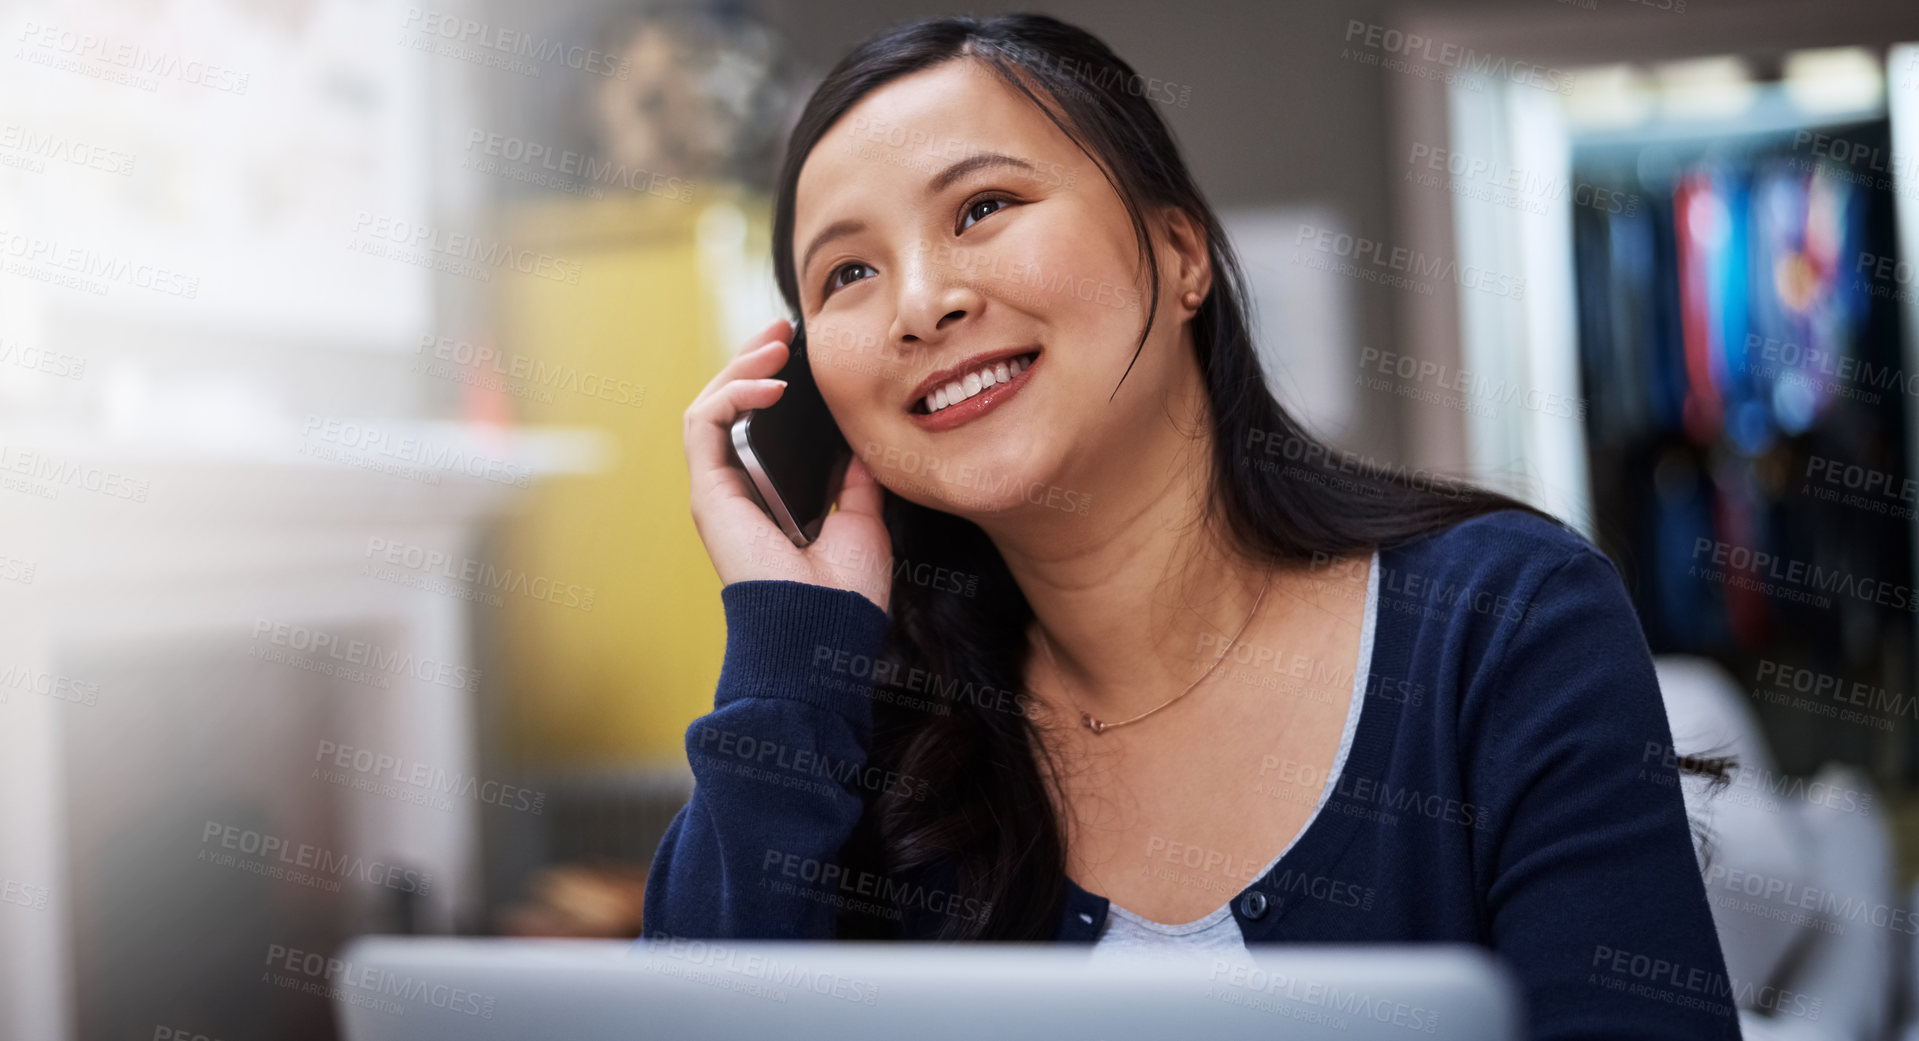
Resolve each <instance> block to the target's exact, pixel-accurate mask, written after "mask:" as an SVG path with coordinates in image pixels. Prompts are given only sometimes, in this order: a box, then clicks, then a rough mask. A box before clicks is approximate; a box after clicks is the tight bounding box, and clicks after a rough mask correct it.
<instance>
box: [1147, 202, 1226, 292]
mask: <svg viewBox="0 0 1919 1041" xmlns="http://www.w3.org/2000/svg"><path fill="white" fill-rule="evenodd" d="M1159 220H1160V227H1161V228H1162V229H1164V231H1165V234H1166V241H1167V245H1168V246H1169V247H1170V249H1171V251H1172V259H1173V261H1174V263H1173V264H1172V266H1171V267H1170V268H1169V267H1166V266H1162V267H1161V270H1160V277H1161V278H1163V279H1165V280H1167V281H1168V282H1170V283H1171V286H1172V290H1173V296H1174V298H1175V299H1177V298H1178V297H1179V296H1181V295H1183V294H1185V293H1186V292H1188V291H1190V290H1198V291H1199V295H1200V297H1201V298H1204V297H1206V296H1207V295H1209V294H1210V293H1211V292H1212V289H1213V258H1212V254H1211V253H1210V252H1209V251H1208V249H1207V246H1208V243H1207V240H1206V229H1205V228H1204V227H1203V226H1201V224H1200V223H1199V221H1197V220H1195V219H1194V218H1193V215H1192V214H1190V213H1187V212H1186V211H1185V210H1183V209H1181V208H1180V207H1178V206H1165V207H1161V209H1160V211H1159Z"/></svg>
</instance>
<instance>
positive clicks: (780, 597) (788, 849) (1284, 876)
mask: <svg viewBox="0 0 1919 1041" xmlns="http://www.w3.org/2000/svg"><path fill="white" fill-rule="evenodd" d="M1379 566H1380V575H1379V600H1378V608H1379V613H1378V618H1377V622H1376V626H1375V630H1374V640H1373V656H1372V662H1371V671H1370V677H1369V679H1368V683H1367V696H1366V699H1365V703H1364V705H1363V706H1362V709H1361V713H1360V718H1359V726H1358V730H1357V732H1356V733H1355V734H1354V737H1353V744H1352V749H1351V751H1350V753H1349V754H1348V757H1347V760H1346V763H1345V766H1344V769H1343V770H1342V772H1341V775H1340V778H1339V781H1338V784H1337V787H1336V790H1335V792H1334V793H1333V795H1332V796H1331V797H1330V798H1329V799H1328V801H1327V803H1326V805H1325V806H1324V807H1323V808H1322V809H1321V811H1320V812H1319V814H1318V815H1317V816H1316V817H1315V818H1314V820H1313V821H1312V823H1311V824H1310V825H1309V826H1308V827H1307V828H1306V830H1305V832H1304V833H1303V834H1302V835H1301V836H1300V838H1299V840H1298V842H1297V844H1295V846H1294V847H1293V848H1292V850H1291V851H1289V852H1288V853H1287V854H1286V855H1285V857H1283V858H1281V860H1280V861H1279V863H1278V864H1276V865H1275V866H1274V868H1273V869H1272V870H1271V871H1270V872H1268V873H1267V874H1265V875H1263V876H1261V877H1260V878H1259V879H1258V880H1257V881H1255V882H1254V883H1253V884H1252V885H1250V886H1248V887H1247V888H1246V889H1245V890H1244V891H1242V892H1241V893H1240V894H1239V895H1238V896H1237V897H1235V898H1234V899H1233V901H1232V907H1233V916H1234V917H1235V919H1237V920H1238V922H1239V925H1240V928H1241V930H1242V931H1243V933H1244V935H1245V938H1246V941H1247V943H1248V944H1255V943H1302V942H1308V943H1365V942H1418V941H1442V942H1469V943H1477V944H1481V945H1485V946H1487V947H1490V948H1492V949H1493V950H1495V951H1496V952H1498V953H1499V955H1500V956H1501V957H1502V958H1503V959H1504V960H1505V961H1506V962H1507V964H1508V965H1509V966H1510V967H1511V968H1512V969H1513V970H1514V972H1515V974H1516V976H1517V978H1518V980H1519V981H1520V984H1521V987H1522V990H1523V992H1524V996H1525V1000H1526V1003H1527V1005H1528V1007H1529V1014H1530V1017H1531V1023H1532V1031H1533V1036H1534V1037H1536V1038H1554V1039H1569V1038H1623V1037H1632V1038H1688V1039H1696V1038H1737V1037H1738V1036H1739V1028H1738V1022H1737V1019H1736V1017H1735V1016H1734V1014H1733V1013H1732V1006H1733V995H1734V994H1735V993H1736V992H1738V991H1739V989H1740V988H1741V987H1747V986H1752V985H1754V984H1753V982H1752V981H1740V980H1729V979H1727V977H1726V968H1725V961H1724V958H1723V957H1722V955H1721V953H1720V947H1719V940H1718V936H1717V934H1716V933H1715V932H1714V927H1713V920H1712V916H1711V912H1710V909H1709V907H1708V905H1707V902H1706V892H1705V888H1704V885H1703V883H1702V882H1701V877H1700V871H1699V867H1698V864H1697V862H1696V860H1695V859H1694V851H1693V845H1692V840H1691V833H1690V831H1689V827H1688V822H1687V817H1686V812H1685V807H1684V805H1683V803H1682V801H1681V798H1680V794H1679V785H1678V776H1677V772H1676V768H1675V765H1674V760H1673V755H1672V753H1671V749H1670V747H1669V746H1670V742H1671V737H1670V732H1669V729H1668V727H1667V723H1666V716H1665V713H1664V710H1663V708H1662V705H1661V701H1660V695H1659V688H1658V685H1657V681H1656V679H1655V677H1654V673H1653V666H1652V658H1651V655H1650V653H1649V651H1648V649H1647V645H1646V641H1645V638H1644V636H1643V635H1642V634H1641V632H1640V628H1639V622H1638V619H1637V617H1636V616H1635V614H1634V612H1633V609H1632V605H1631V602H1630V601H1629V600H1628V598H1627V596H1626V591H1625V589H1624V587H1623V585H1622V584H1621V582H1620V579H1619V576H1618V574H1617V573H1616V572H1615V571H1614V569H1613V567H1612V565H1611V563H1610V562H1609V561H1608V560H1607V559H1606V558H1605V557H1604V556H1602V555H1601V554H1600V553H1599V552H1597V551H1596V550H1594V549H1593V548H1592V547H1591V546H1590V545H1589V544H1588V543H1587V542H1585V540H1583V539H1581V538H1579V537H1578V536H1577V535H1575V534H1573V533H1571V532H1569V531H1566V530H1565V529H1562V528H1560V527H1558V526H1557V525H1554V524H1552V523H1550V522H1548V521H1545V520H1543V519H1541V518H1538V517H1536V516H1533V515H1531V514H1527V513H1524V512H1521V511H1516V510H1514V511H1502V512H1499V513H1494V514H1489V515H1485V516H1481V517H1477V518H1474V519H1472V520H1468V521H1465V522H1462V523H1459V524H1457V525H1454V526H1453V527H1451V528H1449V529H1447V530H1445V531H1443V532H1440V533H1437V534H1434V535H1429V536H1426V537H1424V538H1421V539H1419V540H1417V541H1414V542H1411V543H1407V544H1404V545H1400V546H1396V547H1389V548H1384V549H1382V550H1381V551H1380V554H1379ZM720 599H721V602H722V604H723V605H724V607H725V610H726V624H727V644H726V655H725V659H724V663H723V665H722V667H721V671H720V682H719V691H718V694H717V696H716V697H715V699H714V708H713V711H712V712H711V713H710V714H708V715H706V716H703V717H701V718H700V719H698V720H696V721H695V722H694V723H693V725H692V726H691V727H690V728H688V730H687V742H686V747H687V755H688V758H689V760H690V762H691V765H692V769H693V774H694V778H695V787H694V792H693V796H692V799H691V801H690V802H688V804H687V805H686V807H685V808H684V809H682V810H681V811H680V812H679V814H678V815H677V816H676V817H675V818H674V819H673V822H672V824H671V826H670V827H668V829H667V832H666V836H665V838H664V839H663V840H662V841H661V843H660V847H659V851H658V854H657V856H656V857H655V859H654V862H653V866H652V869H651V872H650V875H649V877H648V880H647V888H646V907H645V935H647V936H649V937H660V936H695V937H705V938H727V937H730V938H791V939H802V938H827V937H831V936H832V935H834V932H835V915H836V913H837V910H838V908H839V907H841V906H848V905H850V906H853V907H856V908H861V909H868V908H870V907H872V906H874V905H889V904H890V905H892V906H900V905H907V906H909V907H910V908H911V913H910V914H909V916H908V917H907V918H905V919H903V920H904V921H907V922H909V923H911V922H918V923H921V925H924V924H925V923H926V922H927V921H929V919H931V920H936V919H937V917H938V916H939V915H962V916H969V917H970V916H971V915H974V914H978V913H981V911H982V909H981V908H980V907H979V906H978V905H977V904H976V903H975V902H972V901H970V900H968V899H966V898H961V897H957V896H954V895H952V894H951V893H950V892H947V891H943V890H941V889H939V888H938V887H933V886H923V885H905V886H901V885H899V884H897V883H896V881H895V880H890V879H881V878H875V877H873V876H871V875H869V874H867V873H864V872H859V871H847V870H842V869H841V868H840V867H839V866H838V860H837V858H838V854H839V851H840V849H841V846H842V844H843V843H844V842H845V840H846V839H847V837H848V836H849V834H850V833H851V832H852V831H853V828H854V826H855V824H856V822H857V821H858V820H859V817H860V815H861V813H862V812H863V810H862V807H863V805H864V804H863V801H862V798H861V793H862V792H870V791H873V790H875V789H877V788H880V787H886V786H897V788H898V790H900V791H902V792H907V793H911V792H912V785H913V784H914V781H913V779H912V778H903V777H898V776H896V775H892V774H888V773H886V772H884V771H882V770H880V769H879V768H877V767H871V766H868V765H867V755H868V749H869V748H870V741H871V734H872V703H873V699H874V698H876V697H885V698H889V699H898V698H915V697H926V698H928V699H931V697H932V695H931V694H929V693H926V688H925V686H924V685H921V684H922V681H926V682H928V683H930V682H935V681H930V680H927V679H926V678H925V677H917V676H888V675H881V676H879V677H878V678H879V679H881V680H884V681H886V682H883V683H880V684H877V685H876V684H875V683H874V680H875V676H874V664H873V660H874V659H873V656H874V655H875V653H876V652H877V651H878V650H879V649H880V646H881V643H882V640H883V638H884V635H885V632H886V628H887V624H888V617H887V615H886V614H885V613H884V612H882V611H881V610H880V609H879V608H878V607H876V606H874V605H873V604H872V603H871V602H870V601H868V600H866V599H865V598H863V597H861V596H859V595H858V594H855V593H850V592H845V591H840V590H833V589H827V588H824V587H820V586H812V585H804V584H801V583H796V582H789V581H751V582H738V583H734V584H733V585H729V586H727V587H725V588H724V589H722V590H721V592H720ZM916 685H917V686H916ZM916 691H917V692H916ZM967 696H969V697H971V698H973V699H974V700H976V701H978V702H980V703H982V704H984V705H985V707H986V708H987V709H989V710H1002V709H1007V708H1009V704H1008V701H1009V699H1008V695H1007V693H1006V692H1003V691H1002V692H997V694H994V693H992V692H988V694H987V695H986V696H984V697H981V696H978V695H977V694H969V695H967ZM1018 697H1020V695H1015V696H1013V703H1012V705H1011V706H1010V707H1011V708H1012V709H1013V710H1017V698H1018ZM995 701H997V704H995V703H994V702H995ZM969 710H971V709H969ZM1690 751H1694V750H1691V749H1682V750H1681V752H1682V754H1683V753H1685V752H1690ZM1275 780H1277V778H1275ZM1067 891H1068V898H1067V902H1066V907H1065V909H1064V911H1063V913H1062V914H1061V917H1060V921H1059V926H1058V930H1057V938H1058V939H1059V940H1061V941H1067V942H1079V943H1089V942H1091V941H1093V940H1094V939H1095V938H1096V937H1097V936H1098V935H1099V933H1100V930H1101V928H1102V926H1103V925H1104V924H1105V919H1106V913H1107V901H1106V900H1105V899H1104V898H1103V897H1100V896H1098V895H1095V894H1092V893H1089V892H1086V891H1085V890H1083V889H1080V888H1079V887H1078V886H1077V885H1074V884H1072V883H1071V881H1070V880H1068V883H1067ZM894 913H895V914H897V913H898V912H894ZM1758 982H1760V983H1763V982H1764V981H1758Z"/></svg>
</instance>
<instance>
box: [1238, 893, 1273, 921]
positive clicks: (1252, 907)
mask: <svg viewBox="0 0 1919 1041" xmlns="http://www.w3.org/2000/svg"><path fill="white" fill-rule="evenodd" d="M1267 906H1268V904H1267V900H1266V894H1265V893H1262V892H1260V891H1259V890H1257V889H1255V890H1253V891H1252V892H1250V893H1247V894H1246V895H1245V896H1242V897H1240V898H1239V913H1240V914H1243V915H1245V916H1246V917H1248V918H1250V919H1252V920H1253V921H1255V922H1257V921H1259V920H1260V919H1261V918H1264V917H1266V908H1267Z"/></svg>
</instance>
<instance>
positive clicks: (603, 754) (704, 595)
mask: <svg viewBox="0 0 1919 1041" xmlns="http://www.w3.org/2000/svg"><path fill="white" fill-rule="evenodd" d="M714 204H718V205H728V204H734V205H738V206H739V208H740V209H741V210H742V211H744V212H745V214H746V215H747V217H748V228H749V235H748V250H749V255H750V256H752V257H754V258H755V259H757V258H760V257H764V256H765V252H766V237H767V235H766V229H767V225H768V219H767V216H766V214H767V207H766V205H765V203H764V202H763V201H762V200H759V199H757V198H749V199H744V200H742V199H737V198H731V197H726V196H721V197H719V198H718V199H715V198H714V196H713V195H711V194H709V193H708V192H707V191H705V190H704V189H703V190H702V192H701V195H700V197H699V198H698V199H697V200H696V201H694V202H692V203H680V202H676V201H671V200H666V199H660V198H656V197H652V196H639V197H637V198H627V199H617V200H616V199H604V200H575V199H565V200H557V201H551V202H541V203H539V204H537V205H533V206H529V207H524V208H521V209H518V210H516V211H515V212H513V213H512V214H510V215H509V216H508V219H507V220H505V221H504V228H503V236H502V237H503V238H505V239H506V241H508V242H511V243H513V244H514V245H515V246H517V247H521V248H526V249H537V250H541V251H544V252H546V253H550V254H552V255H554V256H556V257H561V258H564V259H567V260H573V261H578V262H579V264H580V277H579V284H578V285H567V284H565V283H563V282H559V281H553V280H549V279H546V278H540V277H535V276H532V275H525V274H517V273H513V272H510V271H502V270H499V269H496V276H495V277H496V280H497V279H499V278H500V277H501V276H506V282H505V284H503V285H501V286H500V287H499V289H500V292H499V293H498V294H497V295H496V297H495V299H496V300H498V301H500V303H499V304H498V306H499V307H500V309H501V313H500V314H499V315H497V322H496V328H497V329H498V331H499V336H500V343H499V347H500V349H501V353H502V356H507V355H509V354H510V353H518V354H521V355H526V356H529V357H531V358H538V359H542V360H544V361H547V362H549V363H556V362H557V363H560V364H562V365H569V366H575V367H577V368H578V369H579V370H580V371H581V372H582V373H593V374H596V375H599V376H601V377H605V378H611V379H615V380H617V379H626V380H629V381H631V382H632V383H634V384H636V385H639V386H643V387H644V388H645V398H644V404H643V405H642V406H640V407H638V408H635V407H632V406H630V405H621V404H617V403H614V402H609V401H602V400H598V399H596V398H593V397H589V396H587V395H585V394H582V393H578V392H572V391H561V390H556V391H554V393H553V395H552V396H553V400H552V401H551V402H540V401H537V400H529V399H527V398H516V399H514V411H515V413H516V414H517V415H518V416H519V417H520V419H521V421H522V422H525V423H539V424H548V423H554V424H568V425H580V426H592V427H597V428H600V429H602V430H604V431H606V432H607V433H608V434H609V435H610V436H611V437H612V438H613V440H614V441H615V442H616V443H617V445H618V457H617V458H616V459H615V460H614V462H613V463H612V465H611V467H610V469H609V470H608V471H607V472H605V473H602V474H599V475H597V476H593V477H584V478H580V477H576V478H564V479H559V480H555V481H552V482H550V483H548V484H546V485H545V486H542V487H538V488H536V489H535V490H534V491H533V492H532V493H531V494H530V495H529V496H528V500H527V508H526V509H525V510H524V512H523V513H521V514H520V515H518V516H516V517H514V518H513V519H511V520H510V521H508V522H507V524H506V527H505V531H504V534H503V537H502V538H501V539H500V540H499V541H500V544H499V551H498V552H499V558H500V559H499V561H498V563H499V564H500V565H501V566H504V567H512V568H515V569H524V570H525V571H527V572H529V573H531V574H532V575H535V576H540V575H544V576H547V577H549V578H550V579H552V580H554V581H563V582H572V583H576V584H578V585H581V586H591V587H594V588H595V590H596V596H595V603H594V606H593V608H592V610H590V611H584V610H578V609H571V608H566V607H562V606H556V605H554V604H550V603H543V602H539V601H535V600H533V599H531V598H529V597H508V598H507V602H506V604H505V605H504V606H503V607H501V608H499V609H497V610H496V611H495V612H494V613H495V614H497V616H498V626H497V628H496V630H495V631H496V632H497V633H498V639H499V644H498V646H497V647H494V648H492V649H491V650H492V652H493V653H492V655H491V657H492V660H494V661H495V662H496V669H498V675H497V676H495V677H493V679H494V680H496V681H497V682H498V683H499V684H500V686H499V687H496V689H500V690H503V692H504V698H505V705H504V711H503V713H502V716H501V722H502V723H503V724H504V728H505V730H506V733H505V734H503V735H501V739H502V740H503V742H504V745H505V747H504V749H503V750H504V751H505V752H507V754H509V755H510V756H512V757H513V758H515V759H517V760H519V761H520V762H522V763H527V764H531V765H540V764H548V765H561V764H564V765H581V764H593V763H600V764H611V763H621V764H633V763H636V762H648V763H665V762H670V761H675V760H678V761H684V749H683V746H682V741H683V735H684V732H685V729H686V726H687V724H688V723H690V722H691V721H692V720H693V719H694V718H695V717H696V716H699V715H702V714H704V713H705V712H707V711H708V710H709V709H710V708H711V707H712V700H713V687H714V684H715V683H716V682H717V680H718V678H719V662H720V655H721V652H722V650H723V648H724V640H725V631H724V627H723V625H722V616H721V612H720V601H719V588H720V586H719V580H718V578H717V577H716V576H715V575H714V574H713V568H712V565H711V564H710V563H709V562H708V561H707V558H706V553H705V551H704V550H703V549H702V548H701V545H700V541H699V537H698V535H697V534H696V533H695V532H694V529H693V522H692V519H691V517H690V516H689V515H688V513H687V475H686V463H685V458H684V455H683V454H682V450H681V443H680V422H681V413H682V412H683V411H684V410H685V408H686V406H687V404H688V403H689V402H691V401H692V399H693V396H694V395H695V394H697V393H698V392H699V389H700V388H701V387H703V386H705V385H706V382H707V381H708V380H710V379H711V378H712V376H713V373H714V372H716V371H717V370H718V368H719V366H720V365H721V364H722V363H723V361H724V359H725V358H727V357H729V356H730V355H731V353H732V350H733V349H734V347H736V346H737V345H733V344H722V343H721V342H720V341H719V337H720V334H721V331H720V329H719V328H718V325H717V319H718V314H717V312H716V310H715V308H714V306H713V304H712V303H711V302H710V300H711V297H712V294H713V292H714V289H715V287H709V286H706V285H703V284H702V280H701V274H700V264H699V256H698V244H697V239H696V236H695V229H696V224H697V221H698V219H699V216H700V214H701V212H702V210H703V209H705V208H706V206H708V205H714ZM775 317H778V315H775V314H768V315H767V316H766V321H771V320H773V319H774V318H775Z"/></svg>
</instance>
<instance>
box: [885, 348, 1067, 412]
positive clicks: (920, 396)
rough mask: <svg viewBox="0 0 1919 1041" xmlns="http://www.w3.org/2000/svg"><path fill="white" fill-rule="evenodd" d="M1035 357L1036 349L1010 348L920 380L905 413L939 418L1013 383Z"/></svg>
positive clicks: (987, 354)
mask: <svg viewBox="0 0 1919 1041" xmlns="http://www.w3.org/2000/svg"><path fill="white" fill-rule="evenodd" d="M1038 357H1039V348H1038V347H1012V348H1008V349H1005V350H1000V351H989V352H987V353H985V354H977V355H974V356H973V357H971V358H968V359H966V360H965V361H964V362H961V363H960V364H958V365H955V366H953V367H952V368H949V369H942V370H940V371H939V372H936V373H934V374H933V375H931V376H928V377H927V378H926V379H925V380H922V381H921V382H920V385H919V386H918V387H915V388H914V389H913V396H912V397H911V398H910V399H909V404H908V405H907V411H908V412H911V413H913V414H915V415H921V416H925V415H938V414H939V413H941V412H944V411H945V410H947V409H949V408H953V407H955V406H958V405H960V404H962V403H964V402H967V401H970V400H972V399H973V398H976V397H978V396H980V395H981V394H984V393H985V392H987V391H989V390H991V389H993V388H994V387H996V386H1001V385H1004V384H1009V383H1012V382H1013V381H1014V380H1015V379H1018V377H1019V375H1020V373H1022V372H1024V371H1025V370H1026V368H1027V367H1028V366H1030V365H1032V363H1033V361H1034V360H1035V359H1037V358H1038Z"/></svg>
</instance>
